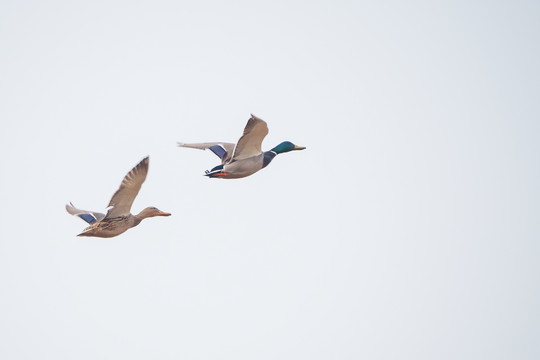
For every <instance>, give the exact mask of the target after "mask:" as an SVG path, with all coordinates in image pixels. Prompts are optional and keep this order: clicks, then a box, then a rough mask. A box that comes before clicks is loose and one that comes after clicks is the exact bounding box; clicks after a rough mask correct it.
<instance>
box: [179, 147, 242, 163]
mask: <svg viewBox="0 0 540 360" xmlns="http://www.w3.org/2000/svg"><path fill="white" fill-rule="evenodd" d="M178 146H181V147H187V148H192V149H200V150H206V149H209V150H211V151H212V152H213V153H214V154H216V155H217V156H218V157H219V158H220V159H221V163H222V164H225V163H226V162H228V161H229V160H230V159H231V157H232V153H233V152H234V146H235V145H234V144H231V143H225V142H206V143H197V144H184V143H180V142H179V143H178Z"/></svg>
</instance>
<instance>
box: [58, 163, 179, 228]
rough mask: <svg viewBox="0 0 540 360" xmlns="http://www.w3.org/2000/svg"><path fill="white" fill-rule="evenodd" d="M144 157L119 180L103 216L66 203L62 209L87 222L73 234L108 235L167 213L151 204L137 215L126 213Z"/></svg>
mask: <svg viewBox="0 0 540 360" xmlns="http://www.w3.org/2000/svg"><path fill="white" fill-rule="evenodd" d="M148 162H149V159H148V157H146V158H144V159H143V160H142V161H141V162H140V163H138V164H137V166H135V167H134V168H133V169H132V170H131V171H130V172H129V173H128V174H127V175H126V176H125V177H124V180H122V184H120V188H119V189H118V190H116V192H115V193H114V195H113V197H112V198H111V201H110V202H109V205H108V206H112V207H111V208H110V209H109V211H108V212H107V215H105V214H102V213H97V212H93V211H86V210H81V209H77V208H76V207H75V206H73V204H72V203H69V205H66V210H67V212H68V213H70V214H71V215H76V216H78V217H80V218H81V219H83V220H84V221H86V222H87V223H89V224H90V226H88V227H87V228H86V229H84V230H83V232H82V233H80V234H79V235H77V236H95V237H102V238H109V237H113V236H117V235H120V234H121V233H123V232H124V231H126V230H127V229H129V228H132V227H134V226H137V225H139V223H140V222H141V221H142V220H143V219H146V218H148V217H152V216H170V215H171V214H169V213H166V212H163V211H161V210H159V209H157V208H155V207H147V208H146V209H144V210H143V211H141V212H140V213H139V214H137V215H132V214H131V213H130V210H131V205H132V204H133V200H135V197H136V196H137V194H138V193H139V190H140V189H141V185H142V183H143V182H144V180H145V179H146V174H147V173H148Z"/></svg>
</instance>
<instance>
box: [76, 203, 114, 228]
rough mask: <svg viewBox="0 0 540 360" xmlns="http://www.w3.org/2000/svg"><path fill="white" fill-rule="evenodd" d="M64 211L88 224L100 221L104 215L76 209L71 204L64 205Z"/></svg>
mask: <svg viewBox="0 0 540 360" xmlns="http://www.w3.org/2000/svg"><path fill="white" fill-rule="evenodd" d="M66 210H67V212H68V213H70V214H71V215H75V216H78V217H80V218H81V219H83V220H84V221H86V222H87V223H89V224H93V223H95V222H98V221H101V220H103V218H104V217H105V214H102V213H98V212H93V211H88V210H81V209H77V208H76V207H75V206H74V205H73V204H72V203H69V204H66Z"/></svg>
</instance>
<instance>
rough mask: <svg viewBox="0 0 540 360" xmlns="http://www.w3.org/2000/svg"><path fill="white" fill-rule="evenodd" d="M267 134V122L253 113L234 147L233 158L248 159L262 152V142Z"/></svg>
mask: <svg viewBox="0 0 540 360" xmlns="http://www.w3.org/2000/svg"><path fill="white" fill-rule="evenodd" d="M266 134H268V125H266V122H265V121H264V120H262V119H259V118H258V117H256V116H255V115H253V114H252V115H251V118H250V119H249V120H248V122H247V124H246V127H245V128H244V134H243V135H242V137H241V138H240V140H238V143H237V144H236V147H235V148H234V155H233V156H232V160H233V161H234V160H241V159H246V158H250V157H253V156H257V155H259V154H261V153H262V150H261V144H262V141H263V139H264V137H265V136H266Z"/></svg>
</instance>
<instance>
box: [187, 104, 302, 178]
mask: <svg viewBox="0 0 540 360" xmlns="http://www.w3.org/2000/svg"><path fill="white" fill-rule="evenodd" d="M267 134H268V125H266V122H265V121H264V120H262V119H259V118H258V117H256V116H254V115H251V118H250V119H249V120H248V122H247V125H246V127H245V128H244V134H243V135H242V137H241V138H240V140H238V143H236V145H235V144H232V143H224V142H210V143H198V144H184V143H178V146H182V147H188V148H193V149H201V150H206V149H210V150H212V152H213V153H214V154H216V155H217V156H218V157H219V158H220V159H221V165H218V166H216V167H214V168H213V169H212V170H210V171H208V170H207V171H206V176H208V177H211V178H221V179H238V178H243V177H246V176H249V175H252V174H254V173H256V172H257V171H259V170H261V169H263V168H265V167H266V166H268V164H270V162H271V161H272V160H273V159H274V157H276V155H277V154H281V153H285V152H289V151H292V150H303V149H305V147H303V146H297V145H294V144H293V143H292V142H290V141H284V142H282V143H281V144H279V145H278V146H276V147H274V148H273V149H271V150H269V151H265V152H262V150H261V144H262V141H263V139H264V137H265V136H266V135H267Z"/></svg>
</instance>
